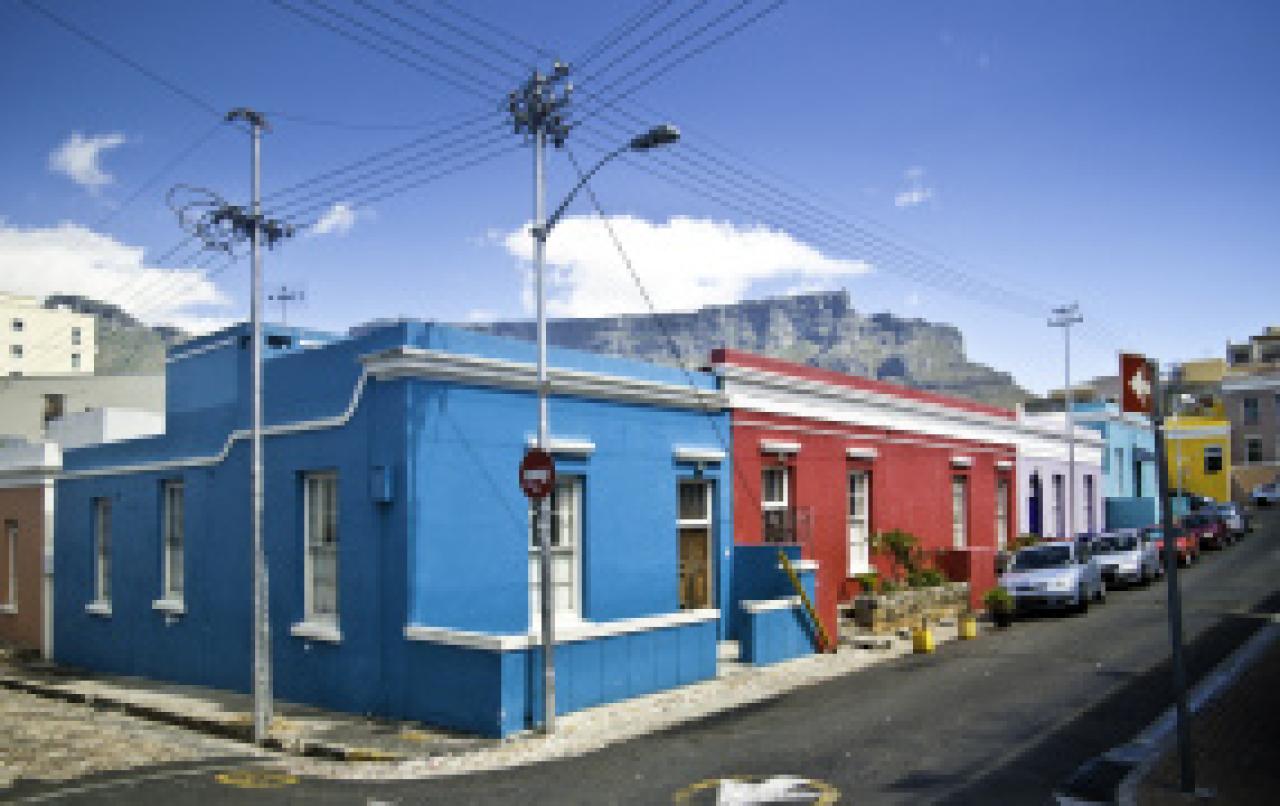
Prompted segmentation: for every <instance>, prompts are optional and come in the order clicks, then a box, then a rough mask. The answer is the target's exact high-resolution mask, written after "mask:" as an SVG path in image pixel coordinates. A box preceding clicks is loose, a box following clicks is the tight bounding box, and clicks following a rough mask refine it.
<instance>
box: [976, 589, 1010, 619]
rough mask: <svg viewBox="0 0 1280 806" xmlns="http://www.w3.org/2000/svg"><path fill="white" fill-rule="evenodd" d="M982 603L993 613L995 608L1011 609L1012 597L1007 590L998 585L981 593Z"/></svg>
mask: <svg viewBox="0 0 1280 806" xmlns="http://www.w3.org/2000/svg"><path fill="white" fill-rule="evenodd" d="M982 603H983V604H984V605H986V606H987V610H989V611H991V612H993V613H994V612H995V611H997V610H1005V611H1008V610H1012V609H1013V597H1012V596H1010V595H1009V591H1007V590H1005V589H1004V588H1003V587H1001V586H999V585H997V586H996V587H994V588H992V589H991V590H989V591H987V592H986V593H984V594H983V595H982Z"/></svg>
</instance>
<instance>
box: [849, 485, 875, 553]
mask: <svg viewBox="0 0 1280 806" xmlns="http://www.w3.org/2000/svg"><path fill="white" fill-rule="evenodd" d="M870 486H871V474H870V473H867V472H866V471H865V470H854V471H851V472H850V473H849V576H855V575H857V574H866V573H868V572H870V571H871V508H870V501H871V496H870Z"/></svg>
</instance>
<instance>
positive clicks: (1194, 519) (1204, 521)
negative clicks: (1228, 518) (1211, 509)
mask: <svg viewBox="0 0 1280 806" xmlns="http://www.w3.org/2000/svg"><path fill="white" fill-rule="evenodd" d="M1180 525H1181V526H1182V528H1183V529H1184V530H1186V531H1188V532H1190V533H1191V534H1194V535H1195V536H1196V537H1197V538H1199V540H1200V547H1201V548H1215V549H1220V548H1223V547H1225V546H1226V545H1227V543H1228V542H1229V537H1228V536H1227V524H1226V523H1225V522H1223V520H1222V518H1219V517H1216V516H1215V515H1211V514H1209V513H1208V512H1192V513H1191V514H1190V515H1187V516H1186V517H1185V518H1183V519H1182V523H1181V524H1180Z"/></svg>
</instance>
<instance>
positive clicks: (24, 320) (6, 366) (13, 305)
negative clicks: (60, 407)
mask: <svg viewBox="0 0 1280 806" xmlns="http://www.w3.org/2000/svg"><path fill="white" fill-rule="evenodd" d="M96 353H97V343H96V341H95V339H94V317H93V316H92V315H91V314H84V313H77V312H75V311H73V310H69V309H67V308H45V307H44V306H43V305H41V303H40V300H38V299H35V298H33V297H22V296H17V295H15V294H5V293H2V292H0V377H3V376H18V375H21V376H31V375H81V374H87V375H92V374H93V366H94V356H95V355H96Z"/></svg>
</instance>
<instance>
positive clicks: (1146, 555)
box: [1090, 531, 1160, 585]
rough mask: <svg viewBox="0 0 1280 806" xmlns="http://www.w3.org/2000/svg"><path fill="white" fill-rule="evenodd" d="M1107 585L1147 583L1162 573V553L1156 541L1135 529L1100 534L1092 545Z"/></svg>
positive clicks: (1094, 555) (1094, 556)
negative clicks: (1159, 552)
mask: <svg viewBox="0 0 1280 806" xmlns="http://www.w3.org/2000/svg"><path fill="white" fill-rule="evenodd" d="M1090 548H1091V549H1092V550H1093V558H1094V560H1095V561H1096V562H1097V563H1098V565H1100V566H1102V579H1103V581H1104V582H1106V583H1107V584H1108V585H1119V584H1125V585H1146V584H1147V583H1149V582H1151V580H1153V579H1155V578H1156V577H1157V576H1159V575H1160V555H1159V554H1158V553H1157V552H1156V544H1155V541H1154V540H1144V539H1143V538H1142V537H1141V536H1140V535H1138V534H1136V533H1133V532H1128V531H1124V532H1111V533H1107V534H1102V535H1099V536H1098V537H1096V538H1094V540H1093V542H1092V543H1091V544H1090Z"/></svg>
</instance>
